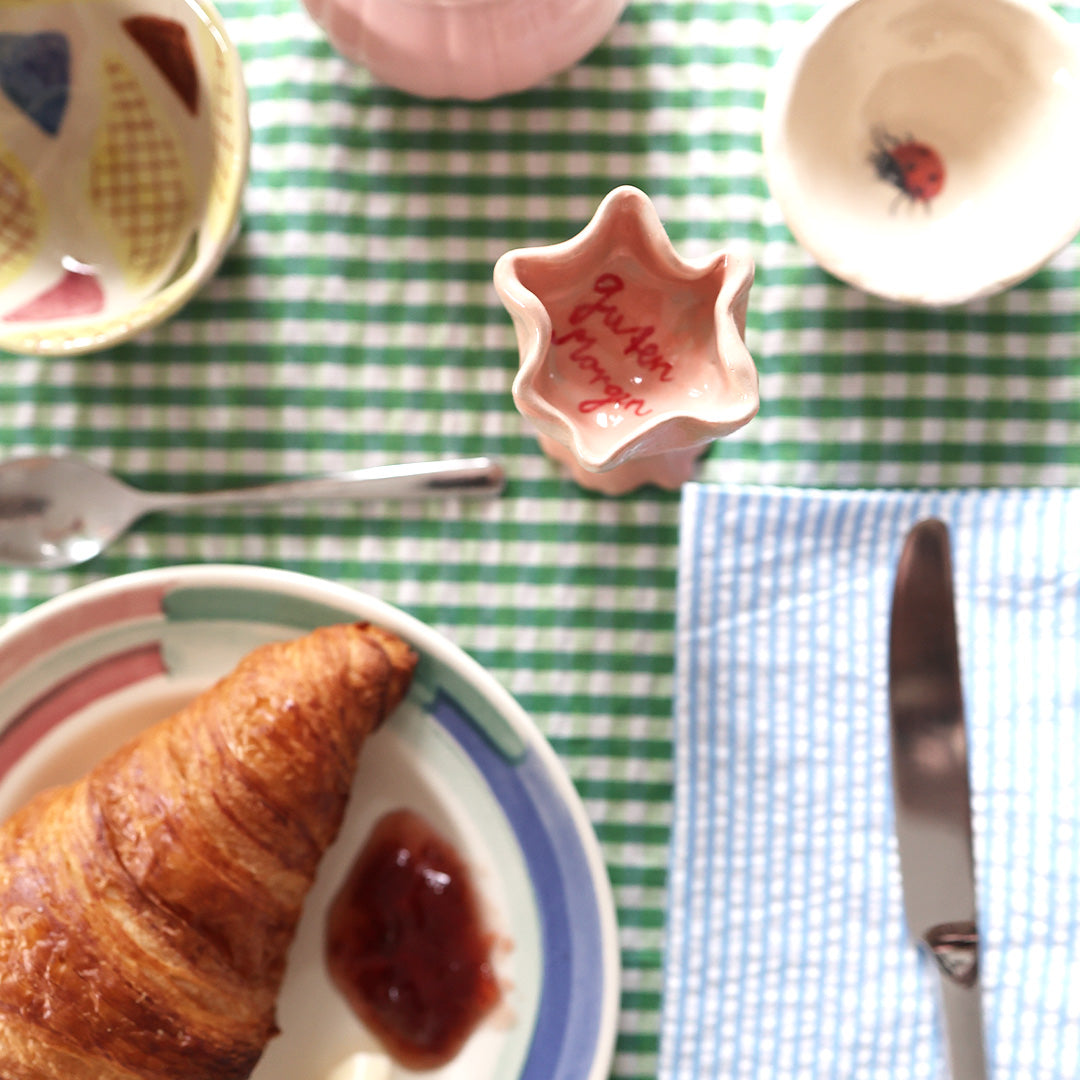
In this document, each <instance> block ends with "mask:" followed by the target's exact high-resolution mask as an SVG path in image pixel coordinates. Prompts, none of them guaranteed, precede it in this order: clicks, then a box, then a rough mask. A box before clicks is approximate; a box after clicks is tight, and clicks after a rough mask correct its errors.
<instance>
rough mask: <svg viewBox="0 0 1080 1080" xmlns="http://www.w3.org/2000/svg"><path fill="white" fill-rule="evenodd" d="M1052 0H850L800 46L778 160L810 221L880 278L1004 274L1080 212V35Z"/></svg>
mask: <svg viewBox="0 0 1080 1080" xmlns="http://www.w3.org/2000/svg"><path fill="white" fill-rule="evenodd" d="M1076 34H1077V31H1076V30H1075V29H1074V28H1072V27H1070V26H1069V25H1068V24H1067V23H1066V22H1065V21H1064V20H1063V19H1062V18H1061V17H1060V16H1058V15H1057V14H1056V13H1055V12H1054V11H1053V10H1052V9H1051V8H1050V6H1049V5H1047V4H1044V3H1042V2H1040V0H842V2H839V3H832V4H828V5H826V6H825V7H824V8H822V9H821V10H820V11H819V12H818V13H817V14H816V15H815V16H814V17H813V18H812V19H810V20H809V22H807V23H806V24H805V26H803V27H801V28H800V29H799V32H798V33H797V35H796V37H795V39H794V40H792V41H791V43H790V44H789V46H788V47H787V48H786V49H785V51H784V52H783V54H782V56H781V58H780V61H779V62H778V64H777V66H776V68H775V70H774V72H773V75H772V79H771V83H770V86H769V91H768V94H767V96H766V103H765V111H764V120H763V147H764V153H765V165H766V175H767V178H768V182H769V186H770V188H771V190H772V193H773V195H774V197H775V198H776V200H777V202H778V203H779V205H780V208H781V211H782V212H783V214H784V217H785V219H786V220H787V223H788V225H789V227H790V228H791V231H792V232H793V233H794V235H795V237H796V239H797V240H798V241H799V242H800V243H801V244H802V245H803V246H804V247H805V248H806V249H807V250H808V251H809V252H810V254H811V255H813V256H814V258H815V259H816V260H817V261H818V262H819V263H820V264H821V265H822V266H823V267H824V268H825V269H827V270H829V271H830V272H832V273H833V274H835V275H836V276H837V277H839V278H842V279H843V280H845V281H847V282H849V283H850V284H852V285H855V286H857V287H858V288H861V289H864V290H865V291H867V292H870V293H874V294H877V295H879V296H883V297H886V298H889V299H892V300H897V301H902V302H906V303H915V304H927V305H945V304H953V303H959V302H963V301H966V300H970V299H972V298H975V297H979V296H985V295H989V294H991V293H995V292H999V291H1001V290H1002V289H1005V288H1007V287H1008V286H1010V285H1012V284H1015V283H1016V282H1017V281H1020V280H1022V279H1023V278H1025V277H1027V276H1028V275H1030V274H1032V273H1033V272H1034V271H1035V270H1037V269H1038V268H1039V267H1040V266H1042V265H1043V264H1044V263H1045V262H1046V261H1047V260H1048V259H1049V258H1051V257H1052V256H1053V255H1054V254H1055V253H1056V252H1058V251H1059V250H1060V249H1061V248H1062V247H1064V246H1065V245H1066V244H1067V243H1068V242H1069V241H1070V240H1071V239H1072V238H1073V237H1074V236H1075V235H1076V233H1077V231H1078V230H1080V183H1078V182H1077V178H1078V177H1080V138H1078V133H1080V48H1078V45H1077V37H1076Z"/></svg>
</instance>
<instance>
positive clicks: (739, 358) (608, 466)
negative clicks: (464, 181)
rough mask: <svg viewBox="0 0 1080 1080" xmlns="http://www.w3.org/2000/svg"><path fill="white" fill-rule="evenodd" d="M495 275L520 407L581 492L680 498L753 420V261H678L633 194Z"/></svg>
mask: <svg viewBox="0 0 1080 1080" xmlns="http://www.w3.org/2000/svg"><path fill="white" fill-rule="evenodd" d="M494 276H495V289H496V291H497V293H498V294H499V298H500V299H501V300H502V302H503V305H504V306H505V307H506V310H507V311H508V312H509V313H510V316H511V318H512V319H513V322H514V328H515V331H516V333H517V342H518V351H519V354H520V360H521V366H520V369H519V371H518V374H517V377H516V378H515V380H514V386H513V397H514V403H515V404H516V405H517V408H518V410H519V411H520V412H521V414H522V415H523V416H524V417H525V418H526V419H528V420H530V421H531V422H532V423H533V425H534V426H535V427H536V429H537V433H538V437H539V441H540V446H541V448H542V449H543V450H544V452H545V453H547V454H548V455H550V456H551V457H552V458H554V459H555V460H557V461H559V462H561V463H562V464H564V465H565V466H567V467H568V468H569V470H570V473H571V475H572V476H573V478H574V479H575V480H576V481H577V482H578V483H579V484H581V485H582V486H583V487H587V488H592V489H594V490H596V491H600V492H603V493H605V494H608V495H620V494H623V493H624V492H627V491H630V490H632V489H634V488H637V487H640V486H642V485H644V484H656V485H658V486H660V487H665V488H677V487H679V486H680V485H681V484H683V483H685V482H686V481H687V480H689V479H690V478H691V477H692V476H693V473H694V468H695V464H696V462H697V459H698V458H699V457H700V456H701V454H702V453H703V452H704V451H705V449H706V448H707V447H708V446H709V444H710V443H712V442H713V441H714V440H716V439H718V438H721V437H723V436H725V435H730V434H731V433H732V432H733V431H735V430H737V429H738V428H740V427H742V426H743V425H744V424H746V423H748V422H749V421H750V420H751V419H752V418H753V417H754V415H755V414H756V413H757V410H758V405H759V398H758V376H757V369H756V368H755V366H754V362H753V360H752V358H751V356H750V353H749V351H748V350H747V348H746V344H745V342H744V338H743V336H744V333H745V329H746V307H747V299H748V296H749V292H750V286H751V283H752V281H753V276H754V268H753V263H752V262H751V261H750V259H748V258H745V257H740V256H736V255H731V254H726V253H724V252H717V253H714V254H713V255H711V256H709V257H708V258H706V259H704V260H702V261H697V262H688V261H686V260H684V259H682V258H680V256H679V255H678V253H677V252H676V251H675V249H674V247H673V246H672V244H671V241H670V240H669V239H668V235H667V233H666V232H665V230H664V227H663V225H662V223H661V221H660V218H659V216H658V215H657V213H656V210H655V208H654V207H653V205H652V203H651V202H650V201H649V198H648V196H646V195H645V194H644V192H642V191H639V190H638V189H637V188H634V187H619V188H616V189H615V190H614V191H612V192H610V193H609V194H608V195H607V197H606V198H605V199H604V200H603V202H602V203H601V204H600V207H599V209H598V210H597V212H596V215H595V217H594V218H593V219H592V221H591V222H590V223H589V224H588V225H587V226H586V227H585V229H584V230H582V232H580V233H579V234H578V235H577V236H575V237H573V238H572V239H570V240H566V241H564V242H563V243H559V244H553V245H551V246H548V247H537V248H523V249H519V250H516V251H509V252H507V253H506V254H505V255H503V256H502V257H501V258H500V259H499V261H498V262H497V263H496V264H495V275H494Z"/></svg>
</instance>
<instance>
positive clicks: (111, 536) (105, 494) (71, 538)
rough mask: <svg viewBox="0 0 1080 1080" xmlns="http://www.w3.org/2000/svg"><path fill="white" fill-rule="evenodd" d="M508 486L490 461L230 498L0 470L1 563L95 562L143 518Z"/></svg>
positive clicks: (76, 462)
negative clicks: (200, 510)
mask: <svg viewBox="0 0 1080 1080" xmlns="http://www.w3.org/2000/svg"><path fill="white" fill-rule="evenodd" d="M505 484H506V477H505V475H504V473H503V470H502V468H501V467H500V466H499V465H497V464H495V463H494V462H492V461H490V460H489V459H488V458H482V457H480V458H462V459H458V460H449V461H425V462H418V463H416V464H409V465H380V466H376V467H374V468H369V469H356V470H354V471H352V472H343V473H330V474H328V475H326V476H313V477H307V478H305V479H301V480H284V481H279V482H276V483H272V484H262V485H260V486H257V487H247V488H231V489H228V490H225V491H208V492H193V493H182V492H177V493H171V492H154V491H141V490H139V489H137V488H133V487H131V486H130V485H128V484H125V483H124V482H123V481H121V480H118V479H117V478H116V477H115V476H113V475H112V474H111V473H108V472H105V471H104V470H103V469H100V468H98V467H97V466H96V465H92V464H90V463H89V462H87V461H83V460H81V459H80V458H76V457H69V456H66V455H59V456H54V457H48V456H46V457H25V458H13V459H11V460H9V461H5V462H0V563H6V564H7V565H9V566H22V567H38V568H41V569H47V570H56V569H60V568H62V567H65V566H76V565H78V564H79V563H84V562H86V561H87V560H89V559H92V558H93V557H94V556H95V555H97V554H98V553H99V552H101V551H102V549H104V548H105V547H107V546H108V545H109V544H111V543H112V542H113V541H114V540H115V539H116V538H117V537H118V536H120V535H121V534H122V533H123V532H124V531H125V530H127V529H128V528H129V527H130V526H131V525H132V524H133V523H134V522H135V521H137V520H138V519H139V518H141V517H142V516H143V515H145V514H150V513H156V512H157V511H160V510H188V509H192V508H196V507H214V506H239V505H241V504H247V505H257V504H266V503H280V502H289V501H300V500H305V501H310V500H316V499H341V500H346V499H348V500H367V501H370V500H374V499H416V498H425V497H428V496H447V495H450V496H462V495H465V496H493V495H498V494H499V493H500V492H501V491H502V490H503V488H504V487H505Z"/></svg>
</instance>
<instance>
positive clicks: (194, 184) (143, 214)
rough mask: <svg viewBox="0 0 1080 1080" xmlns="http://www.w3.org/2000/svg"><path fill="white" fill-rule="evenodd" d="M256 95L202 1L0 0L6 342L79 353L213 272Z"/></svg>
mask: <svg viewBox="0 0 1080 1080" xmlns="http://www.w3.org/2000/svg"><path fill="white" fill-rule="evenodd" d="M249 143H250V131H249V127H248V119H247V93H246V90H245V87H244V81H243V72H242V69H241V66H240V60H239V57H238V56H237V53H236V50H235V48H234V47H233V45H232V44H231V42H230V41H229V38H228V35H227V33H226V31H225V26H224V24H223V22H222V20H221V17H220V16H219V15H218V13H217V12H216V11H214V10H213V8H212V7H210V6H209V4H207V3H205V2H201V0H0V349H3V350H6V351H8V352H15V353H45V354H61V355H70V354H74V353H82V352H89V351H92V350H96V349H102V348H106V347H107V346H110V345H114V344H116V343H117V342H120V341H122V340H124V339H126V338H129V337H131V336H132V335H133V334H136V333H138V332H139V331H140V330H144V329H146V328H147V327H149V326H152V325H154V324H155V323H158V322H160V321H161V320H162V319H165V318H167V317H168V316H169V315H171V314H173V313H174V312H175V311H176V310H177V309H178V308H179V307H180V306H181V305H182V304H183V303H185V301H187V300H188V299H189V298H190V297H191V295H192V294H193V293H194V292H195V291H196V290H197V289H199V288H200V287H201V286H202V285H203V284H204V283H205V282H206V280H207V279H208V278H209V277H210V276H211V275H212V274H213V273H214V271H215V270H216V269H217V267H218V264H219V263H220V262H221V259H222V257H223V256H224V254H225V251H226V249H227V248H228V246H229V243H230V242H231V240H232V238H233V236H234V234H235V229H236V224H237V219H238V215H239V209H240V200H241V195H242V192H243V187H244V182H245V180H246V177H247V162H248V148H249Z"/></svg>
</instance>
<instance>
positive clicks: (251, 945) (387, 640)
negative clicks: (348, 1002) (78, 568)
mask: <svg viewBox="0 0 1080 1080" xmlns="http://www.w3.org/2000/svg"><path fill="white" fill-rule="evenodd" d="M415 660H416V658H415V656H414V654H413V653H412V651H411V650H410V649H409V648H408V646H407V645H405V644H404V642H402V641H400V640H399V639H398V638H396V637H394V636H393V635H391V634H390V633H388V632H386V631H383V630H380V629H378V628H375V627H372V626H369V625H366V624H360V625H343V626H333V627H324V628H322V629H319V630H316V631H314V632H313V633H311V634H310V635H308V636H306V637H303V638H300V639H298V640H296V641H291V642H285V643H274V644H270V645H264V646H262V647H261V648H259V649H257V650H255V651H254V652H253V653H251V654H250V655H249V656H248V657H247V658H246V659H244V660H243V661H241V663H240V664H239V666H238V667H237V668H236V669H235V670H234V671H233V672H232V673H231V674H230V675H227V676H226V677H225V678H224V679H222V680H221V681H220V682H218V683H217V684H216V685H214V686H213V687H211V688H210V689H209V690H207V691H206V692H205V693H204V694H202V695H201V696H200V697H198V698H197V699H196V700H194V701H193V702H192V703H191V704H190V705H188V706H187V707H186V708H184V709H182V710H181V711H180V712H178V713H176V714H175V715H174V716H172V717H171V718H169V719H167V720H165V721H163V722H162V723H160V724H158V725H156V726H154V727H152V728H150V729H148V730H146V731H145V732H143V733H142V734H141V735H140V736H138V737H137V738H136V739H134V740H133V741H132V742H130V743H129V744H128V745H126V746H125V747H123V748H122V749H120V750H119V751H117V752H116V753H114V754H112V755H111V756H110V757H108V758H107V759H106V760H104V761H103V762H102V763H101V764H99V765H98V766H96V767H95V768H94V769H93V770H92V771H91V772H90V773H89V774H88V775H87V776H85V777H84V778H83V779H81V780H79V781H78V782H76V783H74V784H71V785H69V786H67V787H62V788H54V789H51V790H49V791H46V792H43V793H41V794H40V795H38V796H36V797H35V798H34V799H32V800H31V801H30V802H29V803H28V804H27V805H26V806H25V807H23V808H22V809H21V810H20V811H18V812H17V813H16V814H15V815H14V816H13V817H12V818H11V819H9V820H8V821H7V822H6V823H5V824H4V825H3V826H2V827H0V1077H3V1078H4V1080H84V1078H85V1080H121V1078H123V1080H158V1078H160V1080H209V1078H213V1080H242V1078H244V1077H247V1076H249V1075H250V1073H251V1071H252V1070H253V1069H254V1067H255V1065H256V1063H257V1061H258V1059H259V1057H260V1056H261V1054H262V1052H263V1050H264V1048H265V1046H266V1044H267V1042H268V1040H269V1039H270V1038H271V1037H272V1036H273V1035H275V1034H276V1033H277V1026H276V1022H275V1005H276V1001H277V996H278V991H279V989H280V986H281V981H282V978H283V975H284V970H285V961H286V953H287V951H288V948H289V945H290V943H291V941H292V939H293V936H294V933H295V930H296V926H297V922H298V919H299V917H300V912H301V907H302V905H303V901H304V898H305V895H306V894H307V891H308V889H309V888H310V886H311V884H312V881H313V878H314V875H315V871H316V868H317V866H318V863H319V860H320V858H321V856H322V854H323V852H324V851H325V850H326V848H327V847H328V845H329V844H330V842H331V841H332V840H333V839H334V837H335V836H336V834H337V832H338V829H339V827H340V824H341V821H342V818H343V815H344V811H345V805H346V801H347V799H348V794H349V789H350V786H351V783H352V779H353V773H354V770H355V766H356V762H357V756H358V754H359V752H360V748H361V745H362V743H363V742H364V739H365V737H366V736H367V734H368V733H369V732H370V731H371V730H372V729H373V728H374V727H376V726H377V725H378V724H379V723H380V722H381V721H382V720H383V718H385V717H386V715H387V714H388V713H389V712H390V711H391V710H392V709H393V708H394V707H395V706H396V705H397V704H398V702H399V701H400V700H401V698H402V697H403V696H404V694H405V692H406V690H407V689H408V686H409V682H410V680H411V678H412V671H413V667H414V665H415Z"/></svg>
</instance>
